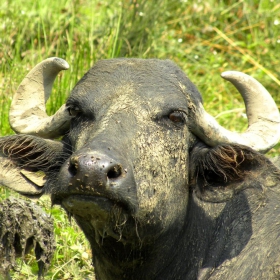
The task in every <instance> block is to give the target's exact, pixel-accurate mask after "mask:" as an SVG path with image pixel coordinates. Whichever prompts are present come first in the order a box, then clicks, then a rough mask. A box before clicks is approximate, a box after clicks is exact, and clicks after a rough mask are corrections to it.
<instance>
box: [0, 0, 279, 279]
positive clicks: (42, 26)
mask: <svg viewBox="0 0 280 280" xmlns="http://www.w3.org/2000/svg"><path fill="white" fill-rule="evenodd" d="M0 34H1V36H0V108H1V109H0V110H1V111H0V117H1V119H0V135H2V136H3V135H8V134H11V133H13V132H12V130H11V129H10V127H9V123H8V110H9V106H10V102H11V99H12V96H13V94H14V92H15V91H16V89H17V87H18V85H19V83H20V81H21V80H22V79H23V77H24V76H25V75H26V74H27V72H28V71H29V70H31V68H32V67H33V66H34V65H35V64H37V63H39V62H40V61H42V60H43V59H45V58H47V57H50V56H59V57H61V58H64V59H65V60H67V61H68V63H69V64H70V69H69V70H68V71H65V72H63V73H61V74H60V75H59V77H58V79H57V80H56V82H55V85H54V89H53V94H52V96H51V98H50V100H49V101H48V104H47V111H48V113H49V114H52V113H54V112H55V111H56V110H57V109H58V108H59V107H60V106H61V105H62V104H63V103H64V102H65V99H66V98H67V96H68V94H69V92H70V91H71V89H72V88H73V87H74V85H75V84H76V82H77V81H78V80H79V79H80V78H81V77H82V76H83V74H84V73H85V72H86V71H87V70H88V69H89V68H90V66H91V65H93V64H94V62H95V61H97V60H99V59H107V58H112V57H141V58H152V57H157V58H161V59H171V60H174V61H175V62H176V63H177V64H178V65H179V66H180V67H181V68H182V69H183V70H184V71H185V72H186V73H187V75H188V76H189V77H190V79H191V80H192V81H193V82H194V83H195V84H196V85H197V87H198V88H199V90H200V91H201V93H202V95H203V98H204V106H205V108H206V110H207V111H208V112H209V113H210V114H212V115H213V116H216V117H217V119H218V121H219V122H220V123H221V124H222V125H224V126H225V127H227V128H228V129H231V130H236V131H242V130H244V129H246V127H247V122H246V118H245V115H244V113H245V110H244V104H243V101H242V98H241V96H240V94H238V92H237V91H236V90H235V89H234V88H233V86H232V85H231V84H230V83H228V82H225V81H223V80H222V79H221V78H220V73H221V72H223V71H227V70H238V71H242V72H245V73H247V74H249V75H252V76H253V77H255V78H256V79H258V80H259V81H260V82H261V83H262V84H263V85H264V86H265V87H266V88H267V89H268V91H269V92H270V93H271V94H272V96H273V97H274V99H275V100H276V102H277V104H279V105H280V95H279V94H278V92H279V86H280V83H279V79H280V72H279V71H280V70H279V69H280V67H279V65H280V56H279V53H280V4H279V3H278V1H271V0H246V1H245V0H239V1H236V0H235V1H233V0H224V1H222V0H219V1H216V0H206V1H200V0H181V1H179V0H169V1H168V0H162V1H158V0H133V1H132V0H122V1H117V0H109V1H98V0H72V1H71V0H61V1H49V0H48V1H47V0H41V1H34V0H33V1H31V0H25V1H22V0H14V1H8V0H6V1H5V0H2V1H0ZM279 151H280V150H279V146H277V147H276V148H274V149H273V150H272V152H271V154H276V153H279ZM7 195H9V192H7V191H6V190H2V192H1V197H5V196H7ZM40 203H41V204H42V205H43V206H44V207H45V208H46V209H49V208H50V207H49V205H48V203H47V200H46V199H45V200H40ZM47 211H50V213H52V215H53V217H54V219H55V221H56V225H55V231H56V236H57V252H56V255H55V258H54V261H53V264H52V266H51V268H50V271H49V272H48V275H47V277H46V279H84V278H86V277H88V278H89V279H91V278H90V277H93V276H92V275H93V272H92V271H93V270H92V268H90V258H89V259H87V257H86V256H87V254H90V252H89V247H88V245H87V242H86V241H85V240H84V237H83V234H82V233H81V232H80V231H79V229H78V228H77V227H76V226H74V225H75V223H74V222H73V223H72V225H69V222H68V219H67V217H66V215H65V214H64V213H63V212H61V211H60V210H58V209H57V208H54V209H51V210H47ZM26 262H27V264H26V265H25V264H23V265H22V270H21V272H19V273H15V275H14V279H36V276H35V275H36V264H35V260H34V259H32V256H29V257H27V260H26ZM32 275H33V276H32ZM89 275H90V276H89ZM32 277H33V278H32Z"/></svg>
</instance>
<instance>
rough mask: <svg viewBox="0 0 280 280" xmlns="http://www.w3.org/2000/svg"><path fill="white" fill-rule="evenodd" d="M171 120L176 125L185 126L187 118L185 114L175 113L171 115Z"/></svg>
mask: <svg viewBox="0 0 280 280" xmlns="http://www.w3.org/2000/svg"><path fill="white" fill-rule="evenodd" d="M168 118H169V120H171V121H172V122H173V123H176V124H183V123H185V116H184V113H183V112H180V111H175V112H172V113H170V114H169V116H168Z"/></svg>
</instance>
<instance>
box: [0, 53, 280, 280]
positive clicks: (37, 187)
mask: <svg viewBox="0 0 280 280" xmlns="http://www.w3.org/2000/svg"><path fill="white" fill-rule="evenodd" d="M67 68H68V65H67V63H66V62H65V61H63V60H62V59H59V58H50V59H47V60H45V61H43V62H42V63H41V64H39V65H37V66H36V67H35V68H34V69H33V70H32V71H31V72H30V73H29V74H28V75H27V76H26V78H25V79H24V80H23V82H22V84H21V85H20V87H19V89H18V91H17V93H16V95H15V98H14V100H13V102H12V106H11V111H10V123H11V126H12V127H13V129H14V130H15V131H16V132H17V133H20V134H18V135H15V136H8V137H4V138H2V139H1V140H0V147H1V149H2V151H1V152H2V159H1V160H2V163H3V164H2V165H3V167H2V170H1V172H0V175H1V176H2V177H1V180H0V182H2V183H3V184H5V185H7V186H8V187H11V188H14V189H15V190H17V191H19V192H21V193H23V194H27V195H40V194H41V193H43V192H46V193H50V194H51V196H52V201H53V203H54V204H60V205H62V207H63V208H64V209H65V210H66V211H67V212H68V213H69V214H70V215H72V216H74V218H75V219H76V221H77V223H78V224H79V225H80V227H81V228H82V230H83V231H84V233H85V235H86V237H87V238H88V239H89V241H90V244H91V246H92V249H93V251H94V256H93V259H94V260H93V263H94V265H95V268H96V272H97V275H98V277H100V279H107V278H108V279H116V278H118V279H125V278H128V279H132V278H133V277H134V279H136V275H138V276H137V277H139V279H144V278H143V277H142V276H143V275H145V272H144V271H147V269H148V270H150V272H151V274H149V275H156V274H157V272H158V270H159V266H160V264H161V263H164V264H166V265H167V264H168V258H167V257H166V256H170V259H172V258H173V255H172V254H171V255H170V250H171V249H172V247H173V246H175V247H176V246H177V247H178V246H180V245H178V244H179V243H177V242H176V240H179V239H180V238H182V236H183V235H184V236H185V235H186V231H188V230H189V227H190V226H191V224H192V219H193V217H190V207H191V206H190V200H191V199H190V197H191V196H193V193H194V192H195V193H197V194H199V197H200V198H202V199H205V200H210V201H211V200H213V201H224V200H226V199H229V197H231V196H232V195H233V194H234V193H236V192H238V190H240V189H241V187H240V184H239V185H237V184H234V182H240V180H243V179H244V178H245V176H247V177H246V178H247V180H249V179H250V176H251V175H250V174H251V173H252V172H251V171H252V170H253V169H254V168H256V166H258V165H260V162H261V161H264V159H263V157H262V156H261V155H260V154H258V153H257V152H255V151H254V150H258V151H260V152H266V151H267V150H269V149H270V148H271V147H273V146H274V145H275V144H276V143H277V142H278V140H279V136H280V135H279V132H280V129H279V126H280V124H279V123H280V118H279V112H278V109H277V106H276V105H275V103H274V101H273V100H272V98H271V96H270V95H269V93H268V92H267V91H266V90H265V89H264V88H263V87H262V85H261V84H259V83H258V82H257V81H256V80H255V79H253V78H252V77H249V76H247V75H245V74H242V73H239V72H225V73H223V74H222V77H223V78H225V79H226V80H229V81H230V82H231V83H232V84H233V85H234V86H235V87H236V88H237V89H238V91H239V92H240V93H241V95H242V97H243V99H244V102H245V105H246V111H247V116H248V123H249V126H248V129H247V130H246V131H245V132H244V133H236V132H231V131H228V130H226V129H225V128H223V127H221V126H220V125H219V124H218V123H217V122H216V120H215V119H214V118H213V117H211V116H210V115H209V114H208V113H207V112H205V110H204V108H203V105H202V98H201V95H200V93H199V92H198V90H197V89H196V87H195V86H194V84H193V83H192V82H191V81H190V80H189V79H188V78H187V77H186V76H185V74H184V73H183V72H182V71H181V70H180V69H179V68H178V67H177V66H176V65H175V64H174V63H172V62H171V61H168V60H166V61H161V60H157V59H150V60H142V59H112V60H104V61H100V62H98V63H97V64H96V65H95V66H94V67H93V68H91V69H90V70H89V71H88V72H87V73H86V74H85V75H84V77H83V78H82V79H81V80H80V81H79V82H78V84H77V85H76V86H75V88H74V89H73V90H72V92H71V94H70V97H69V98H68V100H67V102H66V104H65V105H63V106H62V107H61V108H60V109H59V111H58V112H57V113H56V114H55V115H53V116H50V117H49V116H47V115H46V113H45V107H44V104H45V102H46V100H47V99H48V97H49V94H50V90H51V85H52V82H53V80H54V78H55V76H56V75H57V73H58V72H59V71H60V70H62V69H67ZM21 133H22V134H21ZM59 136H62V138H61V140H50V139H44V138H52V139H53V138H55V137H59ZM253 149H254V150H253ZM11 172H13V174H14V177H13V179H11V177H10V173H11ZM37 172H44V174H45V180H44V181H43V182H41V183H40V184H39V183H37V181H36V180H35V179H34V174H36V173H37ZM19 184H20V185H19ZM241 185H242V184H241ZM217 186H218V187H217ZM221 186H222V188H221ZM228 186H231V187H228ZM215 187H217V188H216V189H218V190H219V193H218V194H217V192H216V189H215ZM214 190H215V191H214ZM221 193H222V195H221ZM224 194H226V195H224ZM195 215H198V216H199V213H198V212H196V213H195ZM193 237H194V236H192V235H190V236H189V240H190V241H189V242H190V243H192V242H193V241H192V238H193ZM171 240H173V241H174V240H175V243H174V242H171ZM167 241H168V242H167ZM159 244H162V246H163V247H162V248H161V250H158V246H159ZM188 246H190V244H188ZM191 252H192V253H191ZM189 254H190V256H194V252H193V250H191V251H190V252H189ZM184 259H185V258H184ZM192 262H196V263H198V262H199V261H198V260H195V258H194V257H193V260H192ZM192 262H190V263H192ZM152 263H156V265H152ZM189 266H191V265H190V264H189ZM140 267H143V269H142V270H141V269H140V270H139V271H138V272H137V268H140ZM172 269H173V268H172ZM172 269H170V270H172ZM174 269H175V268H174ZM174 269H173V270H174ZM173 270H172V271H173ZM133 271H134V272H135V273H136V274H135V275H134V274H132V273H133ZM174 271H175V270H174ZM116 275H118V276H116ZM132 275H134V276H132ZM174 275H175V274H174ZM114 277H116V278H114ZM131 277H132V278H131ZM141 277H142V278H141ZM170 277H171V276H170ZM175 278H176V277H175ZM137 279H138V278H137ZM147 279H151V278H147ZM160 279H161V278H160ZM166 279H167V278H166Z"/></svg>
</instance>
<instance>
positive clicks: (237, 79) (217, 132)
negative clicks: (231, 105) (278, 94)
mask: <svg viewBox="0 0 280 280" xmlns="http://www.w3.org/2000/svg"><path fill="white" fill-rule="evenodd" d="M221 76H222V77H223V78H224V79H226V80H228V81H230V82H231V83H232V84H233V85H234V86H235V87H236V88H237V90H238V91H239V92H240V94H241V95H242V97H243V99H244V102H245V106H246V114H247V117H248V129H247V130H246V131H245V132H244V133H237V132H231V131H229V130H227V129H225V128H223V127H222V126H220V125H219V124H218V122H217V121H216V120H215V119H214V118H213V117H212V116H210V115H209V114H208V113H207V112H205V110H204V108H203V106H202V105H200V107H199V108H198V112H196V114H195V116H194V119H195V126H193V127H191V130H192V131H193V133H194V134H196V135H197V136H198V137H200V138H201V139H202V140H204V141H205V142H206V143H207V144H208V145H210V146H215V145H217V144H220V143H236V144H242V145H246V146H249V147H251V148H253V149H255V150H257V151H259V152H263V153H265V152H267V151H268V150H270V149H271V148H272V147H273V146H274V145H276V144H277V143H278V141H279V139H280V115H279V111H278V108H277V106H276V104H275V102H274V100H273V99H272V97H271V95H270V94H269V93H268V91H267V90H266V89H265V88H264V87H263V86H262V85H261V84H260V83H259V82H258V81H257V80H255V79H254V78H252V77H250V76H248V75H246V74H244V73H241V72H237V71H227V72H224V73H222V75H221Z"/></svg>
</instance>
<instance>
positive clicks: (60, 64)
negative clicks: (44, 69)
mask: <svg viewBox="0 0 280 280" xmlns="http://www.w3.org/2000/svg"><path fill="white" fill-rule="evenodd" d="M47 60H49V61H50V62H51V63H53V64H55V65H56V66H57V67H58V68H60V69H61V70H68V69H69V64H68V63H67V61H65V60H64V59H62V58H59V57H50V58H48V59H47Z"/></svg>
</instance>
